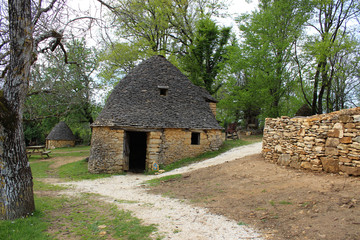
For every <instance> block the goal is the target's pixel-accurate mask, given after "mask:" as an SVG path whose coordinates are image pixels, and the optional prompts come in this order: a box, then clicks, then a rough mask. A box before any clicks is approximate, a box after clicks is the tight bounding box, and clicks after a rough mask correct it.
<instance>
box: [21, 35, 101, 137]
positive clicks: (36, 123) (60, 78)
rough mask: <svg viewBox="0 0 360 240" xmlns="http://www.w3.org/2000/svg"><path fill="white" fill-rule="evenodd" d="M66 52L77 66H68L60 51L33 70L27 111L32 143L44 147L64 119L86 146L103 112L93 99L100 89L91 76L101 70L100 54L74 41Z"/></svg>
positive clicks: (47, 57)
mask: <svg viewBox="0 0 360 240" xmlns="http://www.w3.org/2000/svg"><path fill="white" fill-rule="evenodd" d="M66 50H67V56H68V61H69V62H75V63H76V64H65V62H64V60H63V54H62V52H61V51H60V50H56V51H55V52H54V54H47V55H45V56H46V59H45V60H46V61H45V62H42V63H40V64H37V65H34V67H33V71H32V80H31V82H30V90H29V95H28V98H27V100H26V103H25V111H24V126H25V128H24V133H25V138H26V142H27V143H28V144H43V143H44V142H45V137H46V136H47V135H48V134H49V132H50V131H51V129H52V128H53V127H54V126H55V125H56V124H57V123H58V122H59V121H60V120H63V121H65V122H66V123H67V124H68V125H69V127H70V128H71V129H72V131H73V133H74V134H75V135H76V136H77V137H79V138H81V139H82V140H83V142H84V143H85V144H86V143H89V141H90V135H91V130H90V127H89V124H91V123H92V122H93V121H94V119H95V117H96V115H97V114H98V113H99V111H100V107H99V106H97V105H96V104H95V103H94V102H93V99H92V97H93V90H94V89H95V88H97V87H100V86H99V85H98V84H97V83H96V82H95V81H94V80H93V79H92V77H91V74H92V73H93V71H94V70H95V69H96V68H97V60H96V55H95V53H96V52H95V50H94V49H90V48H87V47H86V42H85V40H72V41H71V42H69V43H67V44H66Z"/></svg>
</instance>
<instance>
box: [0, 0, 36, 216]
mask: <svg viewBox="0 0 360 240" xmlns="http://www.w3.org/2000/svg"><path fill="white" fill-rule="evenodd" d="M8 8H9V31H10V64H9V71H8V75H7V78H6V81H5V84H4V90H3V94H1V95H3V96H1V95H0V97H1V98H0V100H1V101H0V107H1V111H2V114H1V115H0V116H1V118H0V177H1V182H0V186H1V188H0V191H1V192H0V219H8V220H11V219H16V218H20V217H24V216H27V215H29V214H31V213H32V212H33V211H34V210H35V204H34V196H33V182H32V174H31V169H30V165H29V162H28V159H27V156H26V148H25V141H24V133H23V125H22V114H23V106H24V101H25V98H26V94H27V90H28V82H29V78H30V67H31V65H32V63H33V62H34V60H35V58H34V55H33V43H34V42H33V38H32V34H33V27H32V23H31V3H30V0H9V1H8ZM1 141H2V142H1Z"/></svg>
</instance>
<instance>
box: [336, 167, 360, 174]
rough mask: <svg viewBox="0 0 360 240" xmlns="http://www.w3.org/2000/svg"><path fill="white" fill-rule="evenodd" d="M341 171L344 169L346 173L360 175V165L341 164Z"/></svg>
mask: <svg viewBox="0 0 360 240" xmlns="http://www.w3.org/2000/svg"><path fill="white" fill-rule="evenodd" d="M340 171H343V172H344V173H347V174H349V175H353V176H360V168H359V167H351V166H345V165H341V166H340Z"/></svg>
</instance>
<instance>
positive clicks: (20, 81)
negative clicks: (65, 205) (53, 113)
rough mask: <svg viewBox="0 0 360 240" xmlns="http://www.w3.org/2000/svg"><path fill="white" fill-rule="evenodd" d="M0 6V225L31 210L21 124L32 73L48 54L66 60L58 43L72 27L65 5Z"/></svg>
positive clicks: (24, 1)
mask: <svg viewBox="0 0 360 240" xmlns="http://www.w3.org/2000/svg"><path fill="white" fill-rule="evenodd" d="M0 6H1V9H0V11H1V13H3V12H4V11H6V10H7V12H6V13H5V14H4V15H3V16H6V17H4V18H1V25H0V29H1V37H0V50H1V56H0V62H1V67H2V68H1V70H2V74H1V75H0V78H5V81H4V83H3V89H2V90H0V108H1V111H0V117H1V118H0V136H1V137H0V140H1V142H0V149H1V151H0V182H1V184H0V219H15V218H19V217H24V216H27V215H29V214H31V213H32V212H33V211H34V207H35V206H34V198H33V188H32V187H33V182H32V174H31V170H30V166H29V163H28V159H27V156H26V148H25V141H24V133H23V121H22V120H23V111H24V102H25V99H26V96H27V93H28V86H29V80H30V69H31V66H32V64H33V63H34V62H35V61H36V59H37V56H38V54H39V53H41V52H44V51H47V50H51V51H54V50H55V49H57V48H60V49H61V50H62V52H63V53H64V54H65V60H66V52H65V49H64V47H63V44H62V41H63V37H64V34H65V32H66V31H65V30H66V28H67V27H70V26H72V24H73V23H74V22H75V21H69V22H67V23H65V24H64V21H66V20H67V19H70V17H69V16H68V18H66V15H63V14H61V13H60V12H61V11H64V9H65V8H66V6H65V4H64V1H57V0H49V1H30V0H8V4H7V5H6V3H5V1H2V2H0ZM4 9H5V10H4ZM49 23H52V24H53V25H52V26H51V27H50V25H49Z"/></svg>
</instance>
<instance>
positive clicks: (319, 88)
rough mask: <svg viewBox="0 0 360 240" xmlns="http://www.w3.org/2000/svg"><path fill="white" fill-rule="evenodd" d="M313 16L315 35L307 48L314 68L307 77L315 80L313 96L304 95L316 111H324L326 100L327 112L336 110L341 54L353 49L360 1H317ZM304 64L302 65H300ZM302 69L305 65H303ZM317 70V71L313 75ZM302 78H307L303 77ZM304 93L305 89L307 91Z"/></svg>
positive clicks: (312, 23) (312, 25)
mask: <svg viewBox="0 0 360 240" xmlns="http://www.w3.org/2000/svg"><path fill="white" fill-rule="evenodd" d="M313 2H314V4H315V10H314V19H311V20H310V21H309V26H311V27H312V29H314V30H315V31H316V34H315V35H313V36H311V37H310V38H309V41H308V42H307V44H306V46H305V50H306V51H307V54H308V55H309V57H310V58H312V59H315V60H313V61H310V63H311V65H312V66H314V67H310V68H309V72H304V75H306V74H307V76H308V77H307V78H308V79H311V82H312V95H311V96H310V97H309V96H306V95H305V94H304V97H305V98H306V99H307V102H308V103H309V105H310V106H311V107H312V111H313V113H314V114H316V113H323V111H324V107H323V103H324V102H325V103H326V106H327V107H326V111H328V112H329V111H331V110H333V109H332V108H331V107H330V105H331V97H330V96H331V92H332V90H331V89H332V88H333V84H334V81H335V79H336V74H335V73H336V72H337V70H336V69H337V68H338V66H340V64H341V62H340V61H341V59H342V58H339V54H341V52H344V51H347V52H348V53H349V52H351V48H352V47H353V46H354V42H353V44H348V43H349V41H348V40H349V39H351V33H352V32H353V30H354V27H355V28H356V26H357V25H356V23H355V24H354V22H356V21H357V20H358V18H359V16H360V3H359V1H356V0H314V1H313ZM299 65H301V64H299ZM300 68H301V69H303V68H304V66H300ZM312 72H314V73H315V74H312ZM302 81H305V80H304V79H302ZM304 93H305V91H304Z"/></svg>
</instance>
